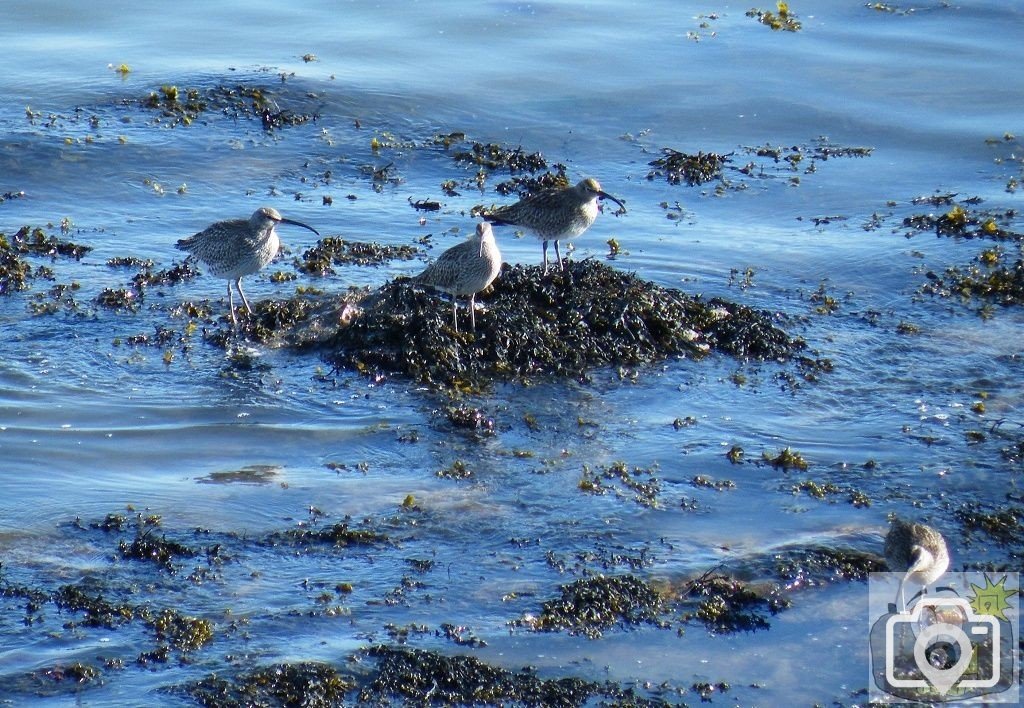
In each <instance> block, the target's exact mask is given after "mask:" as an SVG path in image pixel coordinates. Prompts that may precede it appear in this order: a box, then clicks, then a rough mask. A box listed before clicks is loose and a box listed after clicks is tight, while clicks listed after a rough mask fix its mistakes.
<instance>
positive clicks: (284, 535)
mask: <svg viewBox="0 0 1024 708" xmlns="http://www.w3.org/2000/svg"><path fill="white" fill-rule="evenodd" d="M266 542H267V544H268V545H270V546H278V545H282V544H284V545H292V546H324V545H327V546H334V547H336V548H345V547H348V546H376V545H381V544H387V543H389V542H390V540H389V538H388V536H387V535H386V534H382V533H377V532H376V531H371V530H369V529H354V528H349V525H348V522H345V521H339V522H338V523H336V524H333V525H331V526H328V527H327V528H323V529H311V528H297V529H287V530H286V531H277V532H274V533H272V534H270V536H268V537H267V541H266Z"/></svg>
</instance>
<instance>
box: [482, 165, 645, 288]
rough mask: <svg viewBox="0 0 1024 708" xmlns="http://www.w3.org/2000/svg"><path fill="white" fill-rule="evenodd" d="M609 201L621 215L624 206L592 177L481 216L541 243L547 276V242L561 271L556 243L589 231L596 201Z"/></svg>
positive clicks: (593, 218) (594, 213)
mask: <svg viewBox="0 0 1024 708" xmlns="http://www.w3.org/2000/svg"><path fill="white" fill-rule="evenodd" d="M598 199H611V200H612V201H613V202H615V203H616V204H618V205H619V208H620V210H621V213H624V212H625V211H626V206H625V205H624V204H623V203H622V202H621V201H619V200H618V199H616V198H615V197H613V196H612V195H610V194H608V193H607V192H605V191H604V190H602V189H601V185H600V184H599V183H598V181H597V180H596V179H594V178H593V177H587V178H586V179H584V180H582V181H580V182H579V183H577V184H576V185H574V186H572V187H565V188H562V189H545V190H543V191H541V192H537V193H536V194H532V195H530V196H528V197H526V198H524V199H521V200H520V201H518V202H516V203H515V204H508V205H505V206H501V207H498V208H497V209H494V210H492V211H486V212H484V213H483V214H482V216H483V218H484V219H486V220H487V221H490V222H492V223H495V224H512V225H514V226H519V227H521V228H523V229H525V230H527V231H529V232H531V233H533V235H534V236H536V237H537V238H538V239H540V240H541V241H542V242H543V244H544V246H543V249H544V273H545V274H546V273H547V272H548V241H554V242H555V258H557V259H558V264H559V266H560V267H561V268H563V269H564V268H565V266H564V265H562V254H561V253H559V251H558V242H559V241H567V240H569V239H572V238H576V237H577V236H579V235H580V234H582V233H583V232H584V231H586V230H587V229H589V228H590V227H591V226H592V225H593V223H594V220H595V219H597V212H598V206H597V200H598Z"/></svg>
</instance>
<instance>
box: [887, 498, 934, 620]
mask: <svg viewBox="0 0 1024 708" xmlns="http://www.w3.org/2000/svg"><path fill="white" fill-rule="evenodd" d="M885 562H886V565H888V566H889V570H890V571H892V572H894V573H903V574H904V575H903V577H902V578H901V579H900V590H899V592H900V604H902V605H903V607H902V609H904V610H905V609H906V599H905V598H904V594H903V586H904V584H905V583H906V582H907V581H908V580H909V581H912V582H914V583H916V584H918V585H921V586H922V587H924V586H928V585H931V584H932V583H934V582H935V581H936V580H938V579H939V578H940V577H941V576H942V574H943V573H945V572H946V570H947V569H948V568H949V549H948V548H947V547H946V540H945V539H944V538H943V537H942V534H941V533H939V532H938V531H936V530H935V529H933V528H932V527H931V526H926V525H925V524H914V523H910V522H907V521H904V520H903V519H900V518H897V517H895V516H894V517H892V526H891V527H890V528H889V533H888V534H887V535H886V537H885Z"/></svg>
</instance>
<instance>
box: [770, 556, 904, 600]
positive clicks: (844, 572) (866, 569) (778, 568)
mask: <svg viewBox="0 0 1024 708" xmlns="http://www.w3.org/2000/svg"><path fill="white" fill-rule="evenodd" d="M774 562H775V574H776V575H777V576H778V577H779V578H780V579H781V580H782V581H783V582H784V583H785V586H786V589H787V590H795V589H798V588H806V587H817V586H820V585H827V584H829V583H832V582H838V581H848V580H867V579H868V574H869V573H879V572H883V571H885V570H886V566H885V562H884V561H883V560H882V559H881V558H879V557H878V556H876V555H872V554H870V553H865V552H863V551H854V550H847V549H836V548H825V547H814V548H800V549H795V550H793V551H787V552H783V553H778V554H776V555H775V557H774Z"/></svg>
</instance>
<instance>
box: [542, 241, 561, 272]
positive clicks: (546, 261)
mask: <svg viewBox="0 0 1024 708" xmlns="http://www.w3.org/2000/svg"><path fill="white" fill-rule="evenodd" d="M555 248H558V241H555ZM542 250H543V253H544V275H547V274H548V242H547V241H545V242H544V246H543V248H542Z"/></svg>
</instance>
